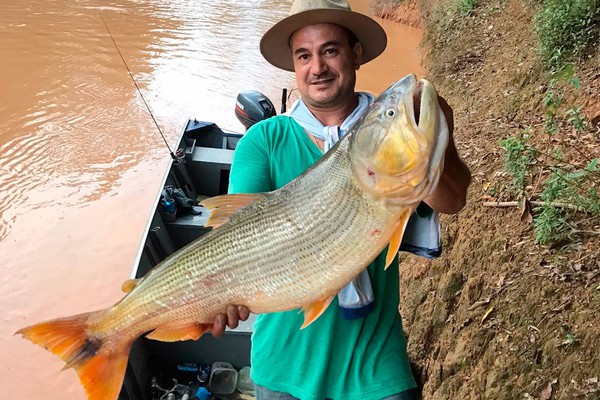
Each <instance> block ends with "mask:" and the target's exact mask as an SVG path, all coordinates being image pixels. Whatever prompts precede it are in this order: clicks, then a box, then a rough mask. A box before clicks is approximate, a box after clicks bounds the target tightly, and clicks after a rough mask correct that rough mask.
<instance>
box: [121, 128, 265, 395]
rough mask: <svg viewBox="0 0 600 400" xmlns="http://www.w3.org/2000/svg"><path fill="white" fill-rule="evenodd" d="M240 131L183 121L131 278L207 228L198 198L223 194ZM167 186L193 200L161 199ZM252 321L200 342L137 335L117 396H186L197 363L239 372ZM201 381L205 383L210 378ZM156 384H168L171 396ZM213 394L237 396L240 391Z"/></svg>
mask: <svg viewBox="0 0 600 400" xmlns="http://www.w3.org/2000/svg"><path fill="white" fill-rule="evenodd" d="M241 136H242V135H241V134H238V133H228V132H224V131H223V130H222V129H220V128H219V127H218V126H217V125H215V124H214V123H210V122H202V121H197V120H189V121H188V122H187V124H186V125H185V127H184V129H183V134H182V136H181V140H180V142H179V145H178V146H177V151H176V152H175V156H176V157H175V158H174V159H173V160H172V161H171V163H170V166H169V168H168V171H167V172H166V175H165V177H164V178H163V183H162V186H161V191H160V192H159V193H158V195H157V198H156V203H155V204H156V207H155V211H154V214H153V216H152V217H151V218H150V219H149V221H148V224H147V226H146V233H145V235H144V239H143V243H142V245H141V246H140V248H139V251H138V257H137V262H136V263H135V266H134V269H133V272H132V278H140V277H142V276H144V275H145V274H146V273H148V271H150V270H151V269H152V268H153V267H155V266H156V265H158V264H159V263H160V262H161V261H162V260H164V259H165V258H166V257H168V256H169V255H171V254H172V253H174V252H175V251H177V250H178V249H180V248H182V247H183V246H185V245H187V244H188V243H190V242H192V241H193V240H195V239H197V238H198V237H200V236H202V235H203V234H204V233H206V232H208V231H209V230H210V229H211V228H208V227H206V226H205V223H206V220H207V214H208V213H207V210H205V209H203V207H201V206H198V205H197V203H198V202H199V201H200V200H201V199H203V198H205V197H211V196H216V195H219V194H225V193H227V187H228V184H229V171H230V167H231V163H232V160H233V153H234V150H235V147H236V145H237V142H238V141H239V139H240V138H241ZM166 188H169V189H170V190H172V191H173V190H176V191H177V193H178V194H179V196H180V197H183V196H182V194H183V195H184V196H185V198H187V199H189V200H193V202H194V205H193V206H192V207H186V208H182V207H177V206H178V205H179V204H177V203H178V202H177V201H176V202H175V203H176V204H175V205H173V204H170V203H169V202H168V201H166V199H165V198H169V196H165V189H166ZM173 198H176V196H173ZM171 200H172V199H171ZM188 205H189V204H188ZM253 320H254V315H251V316H250V318H249V319H248V321H245V322H244V323H241V324H240V326H239V327H238V328H236V329H235V330H230V329H228V330H227V331H226V332H225V333H224V334H223V336H221V337H220V338H214V337H213V336H212V335H210V334H206V335H203V336H202V337H201V338H200V339H199V340H198V341H182V342H174V343H164V342H159V341H153V340H149V339H146V338H145V337H141V338H139V339H138V340H137V341H136V342H135V343H134V346H133V348H132V351H131V354H130V358H129V365H128V368H127V372H126V376H125V380H124V384H123V388H122V390H121V395H120V397H119V399H120V400H155V399H163V398H164V399H180V398H182V399H184V398H186V397H184V396H183V392H186V391H187V392H191V391H192V388H190V386H198V385H200V384H202V383H203V382H202V379H200V376H199V372H200V371H199V370H200V367H201V366H203V365H204V366H206V365H213V363H215V362H227V363H230V364H231V365H232V366H233V368H235V369H236V370H238V371H239V370H240V369H242V368H243V367H246V366H249V365H250V336H251V333H252V324H253ZM173 379H176V380H177V382H174V381H173ZM204 384H206V386H207V387H208V382H204ZM157 388H162V389H167V390H168V388H171V389H172V390H171V393H170V394H171V396H170V397H169V396H168V395H169V393H168V392H167V391H164V390H157ZM174 388H175V389H177V390H174ZM186 388H187V389H186ZM193 390H195V389H193ZM192 394H193V393H192ZM209 398H210V397H209ZM212 398H223V399H235V398H239V393H237V392H236V393H234V394H231V395H221V396H219V395H216V396H215V395H213V397H212ZM245 398H248V397H245Z"/></svg>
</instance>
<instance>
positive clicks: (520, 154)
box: [500, 130, 538, 195]
mask: <svg viewBox="0 0 600 400" xmlns="http://www.w3.org/2000/svg"><path fill="white" fill-rule="evenodd" d="M529 137H530V132H529V130H526V131H525V132H524V133H523V134H520V135H517V136H515V137H513V138H508V139H505V140H501V141H500V147H502V148H503V149H504V151H505V152H506V153H505V154H504V168H505V169H506V171H508V173H509V174H510V175H511V176H512V186H513V189H514V191H515V194H517V195H518V194H520V193H521V192H523V188H524V187H525V180H526V178H527V172H528V167H529V165H531V164H532V163H533V162H534V161H535V158H536V156H537V155H538V151H537V150H536V149H535V148H534V147H533V146H531V145H529V144H528V141H529Z"/></svg>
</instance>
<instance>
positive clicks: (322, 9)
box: [260, 0, 387, 71]
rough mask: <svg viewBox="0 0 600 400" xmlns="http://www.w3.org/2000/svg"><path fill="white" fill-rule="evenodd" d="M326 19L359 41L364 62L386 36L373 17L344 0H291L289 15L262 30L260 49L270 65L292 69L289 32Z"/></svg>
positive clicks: (382, 45)
mask: <svg viewBox="0 0 600 400" xmlns="http://www.w3.org/2000/svg"><path fill="white" fill-rule="evenodd" d="M321 23H329V24H336V25H340V26H343V27H345V28H347V29H349V30H351V31H352V32H353V33H354V35H356V38H357V39H358V41H359V42H360V44H361V45H362V50H363V51H362V61H361V64H365V63H367V62H369V61H371V60H372V59H374V58H375V57H377V56H378V55H380V54H381V53H383V50H385V46H386V45H387V36H386V34H385V31H384V30H383V28H382V27H381V25H379V24H378V23H377V22H376V21H375V20H373V19H371V18H370V17H367V16H366V15H364V14H360V13H357V12H354V11H352V10H351V9H350V5H349V4H348V3H347V2H346V1H345V0H294V3H293V4H292V9H291V10H290V16H289V17H286V18H284V19H282V20H281V21H279V22H278V23H276V24H275V25H273V27H272V28H271V29H269V30H268V31H267V33H265V34H264V36H263V37H262V39H261V41H260V52H261V53H262V55H263V56H264V57H265V59H266V60H267V61H268V62H270V63H271V64H273V65H274V66H276V67H278V68H281V69H284V70H286V71H293V70H294V63H293V61H292V51H291V49H290V45H289V40H290V36H292V34H293V33H294V32H296V31H297V30H298V29H301V28H304V27H305V26H309V25H315V24H321Z"/></svg>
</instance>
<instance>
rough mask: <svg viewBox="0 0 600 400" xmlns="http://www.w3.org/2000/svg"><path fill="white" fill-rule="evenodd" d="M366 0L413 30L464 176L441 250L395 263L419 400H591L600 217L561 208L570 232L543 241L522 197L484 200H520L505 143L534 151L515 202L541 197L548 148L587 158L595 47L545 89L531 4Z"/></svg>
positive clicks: (575, 164) (598, 337) (594, 138)
mask: <svg viewBox="0 0 600 400" xmlns="http://www.w3.org/2000/svg"><path fill="white" fill-rule="evenodd" d="M374 3H378V4H374V9H375V11H377V10H376V7H379V11H378V13H379V15H381V16H383V17H385V18H390V19H392V20H395V21H400V22H404V23H409V24H411V25H414V24H420V25H421V26H423V27H424V29H425V38H424V40H423V43H422V48H423V50H424V53H426V57H425V68H426V70H427V74H426V75H427V77H428V78H429V79H430V80H432V81H433V82H434V83H435V85H436V87H437V88H438V90H439V92H440V93H441V94H442V95H443V96H444V97H446V98H447V100H448V102H449V103H450V104H451V105H452V106H453V108H454V112H455V126H456V130H455V132H454V135H455V139H456V142H457V147H458V148H459V151H460V154H461V155H462V157H463V159H464V160H465V162H466V163H467V164H468V165H469V167H470V168H471V171H472V173H473V178H474V179H473V183H472V185H471V187H470V191H469V197H468V204H467V206H466V208H465V209H464V210H463V211H462V212H461V213H460V214H458V215H454V216H444V218H443V232H444V245H445V253H444V255H443V256H442V257H441V258H440V259H438V260H435V261H433V262H428V261H424V260H422V259H419V258H416V257H412V256H403V263H402V266H401V269H402V270H401V297H402V301H401V313H402V316H403V321H404V326H405V331H406V334H407V336H408V347H409V355H410V357H411V360H412V361H413V363H414V368H415V371H416V375H417V376H418V379H419V380H420V382H421V384H422V385H423V394H424V396H423V397H424V399H517V398H519V399H523V398H529V399H531V398H536V399H545V400H548V399H551V398H552V399H597V398H598V397H599V396H600V383H599V379H600V358H599V357H598V351H597V343H598V342H599V341H600V327H599V326H598V324H597V319H598V315H600V258H599V254H600V234H598V233H599V231H600V226H599V225H600V220H599V218H598V217H597V216H595V215H590V214H586V213H570V214H565V213H564V212H563V211H562V210H559V211H557V213H558V214H557V215H559V216H561V218H562V217H564V218H567V219H568V223H569V224H570V225H569V226H571V229H569V231H568V232H567V236H566V239H565V240H560V241H556V242H552V243H549V244H546V245H542V244H540V243H539V242H538V241H536V238H537V236H536V234H537V233H536V229H534V228H537V226H536V225H535V223H536V222H535V221H533V218H534V217H535V218H537V217H538V216H539V211H536V210H535V209H534V208H533V207H531V204H532V203H531V202H525V203H523V202H521V204H524V207H522V208H519V207H493V206H484V203H485V202H488V203H490V202H491V203H494V202H495V203H496V204H497V203H498V202H503V203H507V204H511V203H510V202H516V201H517V200H520V199H519V198H517V197H516V195H515V194H514V190H513V189H511V184H512V182H513V177H512V176H511V174H510V173H509V171H507V166H506V165H505V156H506V153H507V151H506V149H505V148H506V146H507V144H506V143H517V144H519V143H520V144H521V145H525V146H530V147H531V148H534V147H535V148H536V149H540V151H539V152H536V153H535V154H533V153H532V154H533V155H532V157H531V159H529V161H528V162H529V164H527V165H526V166H527V169H525V170H524V174H525V175H524V179H525V180H526V184H525V186H526V187H525V192H524V193H523V194H522V197H521V199H522V198H525V199H527V200H531V201H540V198H541V197H540V196H542V195H543V190H542V189H543V188H545V187H547V185H548V179H549V178H550V177H551V175H550V174H551V173H552V171H553V169H555V168H554V167H555V166H556V165H557V164H556V162H554V161H553V163H550V162H549V161H548V160H549V159H551V157H553V156H554V155H555V154H560V158H561V162H562V163H567V164H566V165H569V166H572V167H569V169H570V172H569V173H573V171H575V168H581V169H582V170H585V168H586V165H589V163H590V162H591V161H593V160H594V158H595V157H598V155H599V154H600V130H599V128H598V126H597V125H595V124H597V122H596V121H597V120H598V119H599V117H598V115H600V101H598V93H600V67H598V66H599V65H600V56H599V54H598V52H596V53H594V54H592V55H590V56H589V57H588V58H587V60H585V61H583V62H580V63H578V64H576V66H575V68H574V72H573V74H574V75H573V76H575V77H576V78H577V81H578V82H579V88H577V87H576V86H577V85H572V84H567V83H565V82H564V79H563V81H558V82H557V83H556V84H555V83H553V81H552V78H551V76H550V74H549V73H548V72H547V70H546V69H545V68H544V66H543V63H542V61H541V59H540V54H539V43H538V39H537V33H536V30H535V29H534V25H533V22H532V20H533V19H534V15H535V14H536V12H537V11H538V9H539V6H540V5H539V4H537V3H535V4H534V3H530V2H529V3H528V2H522V1H517V0H506V1H494V0H491V1H487V0H484V1H479V2H471V3H473V4H476V5H474V6H473V8H472V9H470V10H469V11H468V12H467V13H466V14H461V13H456V10H455V9H452V8H451V4H452V2H451V1H446V2H436V1H432V0H418V1H404V2H398V1H393V0H390V1H387V2H378V1H376V2H374ZM397 3H400V7H399V8H394V7H393V6H394V5H396V4H397ZM454 3H456V2H454ZM386 5H387V7H386ZM453 13H454V14H453ZM415 14H418V15H420V17H417V19H419V22H418V23H415V22H414V19H415ZM567 78H568V79H569V80H570V81H573V82H575V80H574V79H573V78H572V76H571V77H567ZM579 107H580V108H579ZM569 110H571V111H569ZM577 110H578V112H577V113H575V111H577ZM569 112H570V113H571V114H569ZM549 113H554V114H549ZM549 115H550V116H551V117H552V118H553V120H552V121H550V122H553V123H554V122H555V123H556V127H557V128H556V131H555V133H553V132H549ZM574 116H576V117H577V118H578V120H579V121H581V123H582V125H581V126H582V129H579V128H576V127H574V125H573V121H574ZM515 138H517V139H518V138H521V139H520V140H521V141H520V142H518V141H516V142H515V141H514V140H515ZM502 140H505V142H501V141H502ZM510 140H513V142H510ZM506 141H508V142H506ZM502 143H504V145H502ZM502 146H505V148H503V147H502ZM561 165H562V164H561ZM586 185H588V186H590V185H589V184H586ZM593 186H594V185H591V186H590V187H589V188H590V189H593ZM586 189H588V187H586ZM488 205H489V204H488Z"/></svg>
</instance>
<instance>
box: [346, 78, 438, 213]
mask: <svg viewBox="0 0 600 400" xmlns="http://www.w3.org/2000/svg"><path fill="white" fill-rule="evenodd" d="M376 103H378V105H376V106H375V107H374V108H373V109H371V111H370V117H367V118H366V119H365V122H364V123H363V126H362V127H361V129H360V130H359V131H358V132H357V136H360V137H356V138H354V139H356V140H354V141H353V145H354V147H355V148H354V149H352V157H354V160H353V168H354V172H355V176H356V177H357V178H358V181H359V183H361V186H363V188H365V189H367V191H368V192H371V193H373V194H375V195H377V196H382V197H387V198H390V199H393V200H394V201H395V202H398V203H403V204H412V203H416V202H418V201H421V200H422V198H424V197H426V196H427V195H428V194H429V193H430V192H431V188H432V186H435V185H437V180H438V178H439V175H440V172H439V171H438V169H439V168H440V166H443V156H442V157H441V158H442V161H441V162H440V156H439V150H438V147H439V146H438V144H437V142H438V140H437V138H436V135H437V133H436V130H437V129H438V125H439V124H438V118H439V105H438V103H437V92H436V91H435V88H434V87H433V85H431V83H429V82H428V81H426V80H423V79H421V80H418V81H417V79H416V77H415V76H414V75H409V76H407V77H405V78H403V79H401V80H400V81H398V82H396V83H395V84H393V85H392V86H390V88H388V89H387V90H386V91H385V92H383V93H382V94H381V95H380V96H379V98H378V99H377V100H376ZM363 130H364V131H363ZM446 134H447V133H446Z"/></svg>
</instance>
